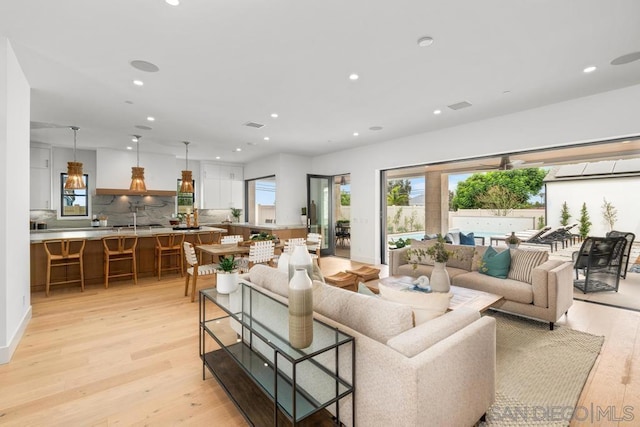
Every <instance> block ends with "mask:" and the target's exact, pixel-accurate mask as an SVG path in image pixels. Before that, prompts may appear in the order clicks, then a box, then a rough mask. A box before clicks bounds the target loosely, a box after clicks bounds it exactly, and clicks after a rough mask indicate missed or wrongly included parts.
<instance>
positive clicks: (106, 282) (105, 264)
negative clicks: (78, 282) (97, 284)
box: [104, 254, 111, 289]
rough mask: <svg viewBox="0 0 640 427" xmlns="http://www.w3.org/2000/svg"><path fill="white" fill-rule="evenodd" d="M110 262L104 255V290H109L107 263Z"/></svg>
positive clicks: (107, 256)
mask: <svg viewBox="0 0 640 427" xmlns="http://www.w3.org/2000/svg"><path fill="white" fill-rule="evenodd" d="M110 261H111V260H110V259H109V255H108V254H107V255H105V259H104V288H105V289H108V288H109V262H110Z"/></svg>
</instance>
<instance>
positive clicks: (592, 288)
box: [572, 237, 627, 294]
mask: <svg viewBox="0 0 640 427" xmlns="http://www.w3.org/2000/svg"><path fill="white" fill-rule="evenodd" d="M626 245H627V239H626V238H624V237H587V238H586V239H585V240H584V241H583V242H582V246H581V247H580V251H578V252H574V253H573V255H572V258H573V262H574V269H575V270H576V279H575V280H574V281H573V286H574V287H575V288H577V289H580V290H581V291H582V292H583V293H585V294H586V293H589V292H604V291H616V292H618V285H619V283H620V269H621V267H622V258H623V256H624V252H625V247H626ZM579 271H582V274H583V275H584V279H580V278H579V276H578V272H579Z"/></svg>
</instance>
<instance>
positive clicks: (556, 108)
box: [312, 85, 640, 263]
mask: <svg viewBox="0 0 640 427" xmlns="http://www.w3.org/2000/svg"><path fill="white" fill-rule="evenodd" d="M473 108H475V107H473ZM478 108H481V107H478ZM639 110H640V85H636V86H631V87H628V88H625V89H619V90H615V91H610V92H605V93H602V94H598V95H594V96H589V97H585V98H580V99H576V100H572V101H567V102H562V103H558V104H553V105H549V106H546V107H541V108H536V109H532V110H527V111H522V112H519V113H514V114H510V115H506V116H501V117H496V118H492V119H487V120H482V121H478V122H474V123H470V124H467V125H463V126H456V127H452V128H447V129H442V130H439V131H435V132H429V133H423V134H418V135H412V136H409V137H406V138H399V139H395V140H391V141H385V142H383V143H380V144H376V145H371V146H367V147H361V148H353V149H349V150H345V151H341V152H336V153H331V154H327V155H324V156H318V157H315V158H314V159H313V163H312V173H317V174H324V175H338V174H341V173H350V174H351V216H352V221H351V242H352V246H351V258H352V259H353V260H355V261H360V262H367V263H379V262H380V238H379V236H380V234H379V232H380V221H379V218H380V196H379V194H380V182H379V181H380V178H379V173H380V170H382V169H388V168H395V167H400V166H409V165H415V164H424V163H431V162H437V161H446V160H456V159H461V158H469V157H477V156H484V155H491V154H499V153H504V152H513V151H518V150H527V149H535V148H547V147H556V146H562V145H569V144H575V143H580V142H589V141H598V140H605V139H610V138H616V137H624V136H629V135H638V134H640V120H638V119H637V111H639ZM452 114H455V113H452Z"/></svg>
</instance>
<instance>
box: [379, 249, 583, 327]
mask: <svg viewBox="0 0 640 427" xmlns="http://www.w3.org/2000/svg"><path fill="white" fill-rule="evenodd" d="M435 242H436V240H426V241H418V240H412V241H411V245H410V247H413V248H423V249H426V248H428V247H429V246H431V245H433V244H434V243H435ZM445 247H446V248H447V249H448V250H450V251H453V252H454V253H456V254H457V256H456V257H453V258H450V259H449V261H448V262H447V272H448V273H449V277H450V279H451V284H452V285H455V286H461V287H464V288H470V289H476V290H480V291H485V292H490V293H492V294H496V295H501V296H503V297H504V301H503V302H502V303H500V305H499V306H498V307H497V308H499V309H500V310H504V311H507V312H510V313H514V314H519V315H522V316H525V317H531V318H534V319H538V320H543V321H546V322H549V327H550V329H552V330H553V324H554V323H555V322H557V321H558V319H560V317H562V316H563V315H564V314H565V313H566V312H567V310H569V308H570V307H571V305H572V304H573V264H572V263H570V262H564V261H559V260H548V259H546V257H548V253H547V252H544V253H545V254H546V257H545V260H544V262H542V263H541V264H540V265H535V266H532V267H533V268H529V270H530V271H529V273H530V274H527V276H528V279H527V280H515V279H513V278H506V279H501V278H496V277H492V276H488V275H486V274H482V273H480V271H479V265H480V260H481V259H482V257H483V255H484V253H485V251H486V250H487V246H464V245H453V244H446V245H445ZM408 249H409V247H404V248H401V249H394V250H391V251H390V255H389V275H393V276H399V275H407V276H420V275H426V276H431V271H432V270H433V268H434V267H433V264H434V263H433V260H432V259H431V258H430V257H428V256H427V257H425V258H423V259H422V260H420V261H419V262H418V264H417V268H416V269H414V268H413V265H412V264H411V263H409V260H408V258H407V250H408ZM498 250H500V249H498ZM503 250H508V249H506V248H505V249H503ZM528 252H529V251H527V250H524V249H511V257H512V260H515V259H516V258H517V257H519V256H523V255H526V254H527V253H528ZM535 253H538V254H539V253H541V252H540V251H535ZM513 267H514V263H513V262H512V268H513Z"/></svg>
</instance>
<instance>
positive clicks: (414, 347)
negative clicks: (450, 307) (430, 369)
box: [387, 308, 480, 357]
mask: <svg viewBox="0 0 640 427" xmlns="http://www.w3.org/2000/svg"><path fill="white" fill-rule="evenodd" d="M479 318H480V313H479V312H477V311H476V310H471V309H469V308H459V309H457V310H454V311H450V312H449V313H447V314H445V315H444V316H440V317H438V318H437V319H434V320H432V321H430V322H426V323H423V324H422V325H419V326H416V327H415V328H413V329H410V330H408V331H406V332H403V333H402V334H400V335H398V336H395V337H393V338H391V339H390V340H389V341H387V345H388V346H389V347H391V348H393V349H394V350H396V351H399V352H400V353H402V354H404V355H405V356H407V357H413V356H415V355H417V354H420V353H422V352H423V351H424V350H426V349H428V348H429V347H431V346H432V345H434V344H436V343H438V342H440V341H442V340H443V339H445V338H447V337H448V336H450V335H453V334H454V333H456V332H458V331H459V330H461V329H463V328H464V327H466V326H467V325H470V324H471V323H473V322H475V321H476V320H478V319H479Z"/></svg>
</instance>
